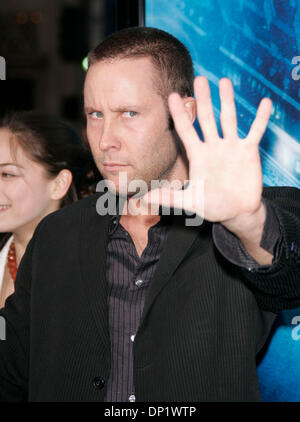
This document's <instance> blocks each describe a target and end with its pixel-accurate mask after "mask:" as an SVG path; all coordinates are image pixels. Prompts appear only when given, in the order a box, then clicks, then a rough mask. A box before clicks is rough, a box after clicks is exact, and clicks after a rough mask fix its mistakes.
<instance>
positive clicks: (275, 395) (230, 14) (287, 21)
mask: <svg viewBox="0 0 300 422" xmlns="http://www.w3.org/2000/svg"><path fill="white" fill-rule="evenodd" d="M145 5H146V9H145V10H146V13H145V15H146V16H145V23H146V26H152V27H156V28H160V29H163V30H165V31H167V32H169V33H171V34H173V35H174V36H176V37H177V38H178V39H180V40H181V41H182V42H183V43H184V44H185V45H186V47H187V48H188V49H189V51H190V53H191V55H192V58H193V61H194V67H195V73H196V75H197V74H201V75H205V76H206V77H207V78H208V79H209V81H210V86H211V91H212V98H213V103H214V109H215V114H216V117H217V118H218V116H219V112H220V104H219V96H218V81H219V79H220V78H221V77H224V76H226V77H229V78H230V79H231V80H232V82H233V85H234V89H235V99H236V104H237V111H238V122H239V132H240V136H241V137H245V136H246V134H247V132H248V131H249V128H250V125H251V123H252V121H253V119H254V116H255V113H256V109H257V106H258V104H259V101H260V99H261V98H262V97H265V96H266V97H270V98H271V99H272V101H273V112H272V116H271V119H270V122H269V125H268V130H267V132H266V134H265V135H264V137H263V140H262V141H261V144H260V153H261V160H262V167H263V182H264V185H265V186H276V185H277V186H295V187H298V188H300V118H299V117H300V113H299V112H300V66H299V63H300V57H299V56H300V0H186V1H183V0H146V1H145ZM298 315H300V308H298V309H296V310H293V311H284V312H283V313H281V315H280V316H279V318H278V319H277V321H276V325H275V326H274V330H273V331H274V332H273V335H272V338H271V341H270V343H269V346H268V348H267V352H266V354H265V356H264V358H263V360H262V362H261V363H260V365H259V367H258V375H259V382H260V388H261V394H262V400H264V401H300V325H298V326H297V325H295V321H296V323H298V324H299V322H300V317H299V319H297V316H298ZM295 317H296V320H295ZM298 328H299V330H298V334H299V335H297V332H296V331H295V330H297V329H298ZM212 335H213V333H212ZM298 337H299V338H298Z"/></svg>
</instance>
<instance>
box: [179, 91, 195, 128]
mask: <svg viewBox="0 0 300 422" xmlns="http://www.w3.org/2000/svg"><path fill="white" fill-rule="evenodd" d="M182 100H183V104H184V108H185V111H186V112H187V114H188V116H189V118H190V121H191V122H192V123H194V121H195V119H196V114H197V106H196V100H195V98H193V97H185V98H183V99H182Z"/></svg>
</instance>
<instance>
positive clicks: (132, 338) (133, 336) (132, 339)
mask: <svg viewBox="0 0 300 422" xmlns="http://www.w3.org/2000/svg"><path fill="white" fill-rule="evenodd" d="M134 339H135V334H132V336H130V340H131V341H132V343H133V342H134Z"/></svg>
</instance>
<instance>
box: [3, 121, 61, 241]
mask: <svg viewBox="0 0 300 422" xmlns="http://www.w3.org/2000/svg"><path fill="white" fill-rule="evenodd" d="M13 139H14V137H13V135H12V133H11V132H10V131H9V130H8V129H5V128H0V232H13V233H20V234H21V233H23V234H26V235H27V234H28V235H32V233H33V231H34V229H35V228H36V226H37V224H38V223H39V222H40V220H41V219H42V218H43V217H44V216H46V215H47V214H49V213H50V212H52V211H54V210H55V209H57V203H56V201H53V200H52V199H51V193H52V190H53V180H51V179H49V178H48V177H47V173H46V170H45V169H44V167H43V166H41V165H40V164H37V163H36V162H34V161H32V160H31V159H30V158H29V157H28V156H27V154H25V153H24V152H23V150H22V149H21V147H19V146H18V144H17V143H16V142H15V141H14V140H13ZM12 142H14V145H16V148H14V149H13V148H12V147H11V146H12Z"/></svg>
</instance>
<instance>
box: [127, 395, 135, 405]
mask: <svg viewBox="0 0 300 422" xmlns="http://www.w3.org/2000/svg"><path fill="white" fill-rule="evenodd" d="M128 400H129V401H130V402H132V403H133V402H135V395H133V394H131V396H129V397H128Z"/></svg>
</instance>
